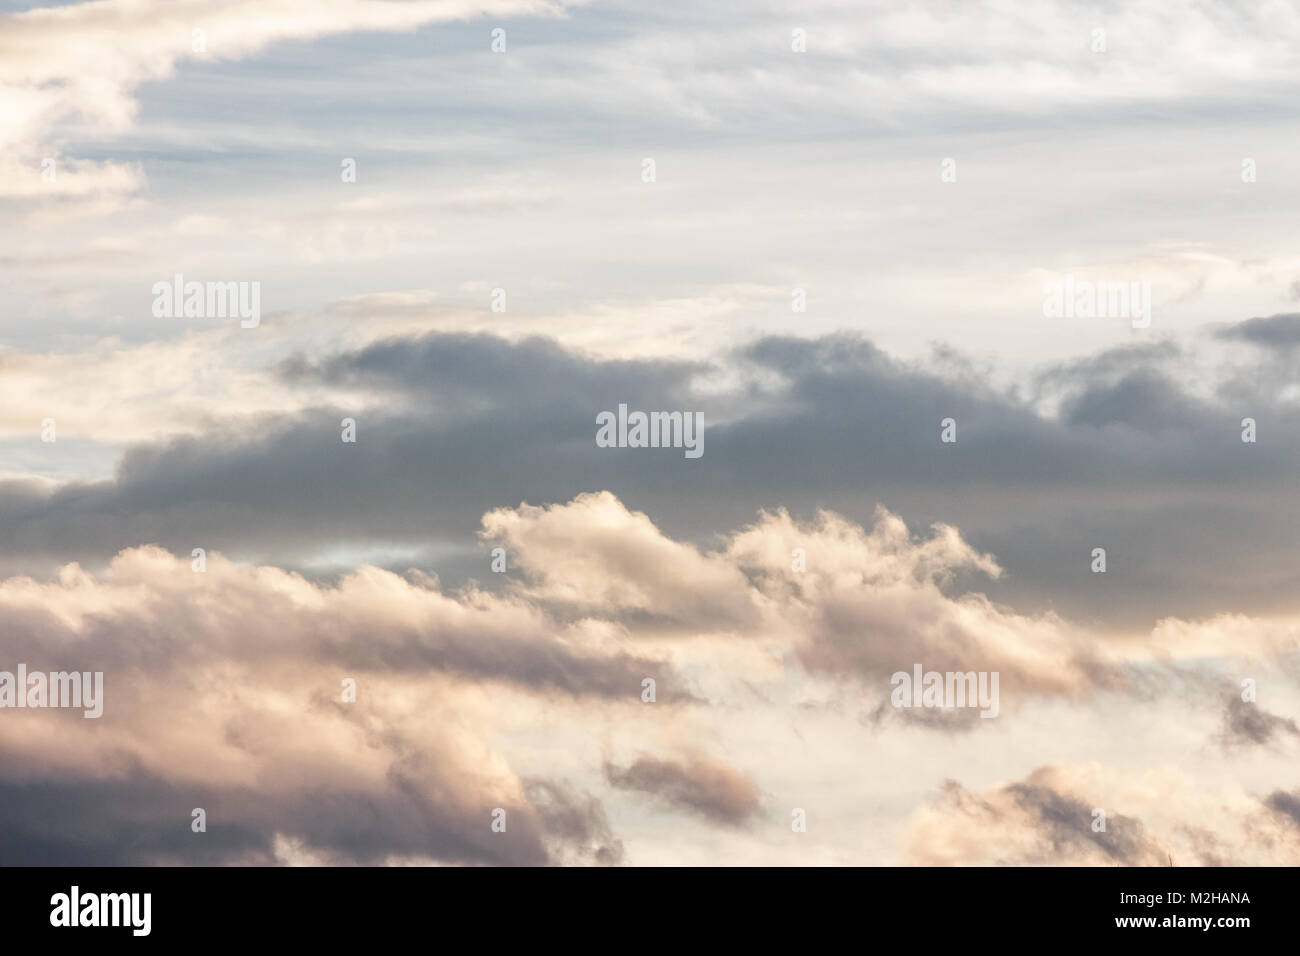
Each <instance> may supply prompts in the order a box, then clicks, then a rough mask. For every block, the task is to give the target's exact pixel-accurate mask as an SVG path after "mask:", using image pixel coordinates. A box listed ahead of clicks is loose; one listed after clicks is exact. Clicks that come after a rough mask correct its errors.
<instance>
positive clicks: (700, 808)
mask: <svg viewBox="0 0 1300 956" xmlns="http://www.w3.org/2000/svg"><path fill="white" fill-rule="evenodd" d="M605 777H606V779H607V780H608V781H609V782H610V784H611V785H612V786H614V787H618V788H619V789H621V790H639V791H641V792H643V793H648V794H652V795H654V796H655V797H656V798H658V799H659V800H661V801H663V802H664V803H666V804H668V805H669V806H673V807H678V808H681V809H683V810H688V811H690V812H692V813H697V814H700V815H701V816H704V817H707V818H708V819H710V820H714V821H716V822H718V823H726V824H731V825H733V826H734V825H740V824H742V823H745V822H746V821H748V820H750V819H752V818H753V817H755V816H757V815H758V814H759V812H760V800H759V792H758V785H757V784H755V783H754V781H753V779H752V778H751V777H750V776H749V775H748V774H745V773H742V772H740V771H738V770H735V769H734V768H732V767H729V766H727V765H726V764H724V763H720V762H718V761H715V760H708V759H705V758H702V757H695V758H690V759H687V760H680V761H679V760H667V759H659V758H654V757H640V758H638V759H637V760H635V761H633V762H632V763H631V764H630V765H628V766H626V767H618V766H616V765H614V764H612V763H606V765H605Z"/></svg>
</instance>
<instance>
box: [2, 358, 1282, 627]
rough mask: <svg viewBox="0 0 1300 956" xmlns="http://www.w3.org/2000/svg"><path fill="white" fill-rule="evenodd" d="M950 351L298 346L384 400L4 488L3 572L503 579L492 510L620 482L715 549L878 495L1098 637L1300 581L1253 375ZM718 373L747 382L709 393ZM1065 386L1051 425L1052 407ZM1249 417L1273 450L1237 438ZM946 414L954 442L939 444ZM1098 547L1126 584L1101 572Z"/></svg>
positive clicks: (1276, 450) (314, 366) (328, 376)
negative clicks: (781, 522) (696, 444)
mask: <svg viewBox="0 0 1300 956" xmlns="http://www.w3.org/2000/svg"><path fill="white" fill-rule="evenodd" d="M954 358H959V357H954V356H952V355H948V356H947V357H946V358H945V357H944V356H943V355H939V356H938V357H937V358H936V364H934V365H926V364H924V363H917V362H910V363H908V362H901V361H898V360H896V359H893V358H891V357H890V356H888V355H886V354H885V353H883V352H881V351H880V350H879V349H878V348H876V347H875V346H874V345H872V344H871V343H870V342H869V341H868V340H866V339H864V338H862V337H861V336H858V335H853V334H847V333H845V334H839V335H832V336H827V337H823V338H820V339H813V340H805V339H796V338H787V337H769V338H765V339H762V340H759V341H757V342H755V343H753V344H751V345H749V346H746V347H744V348H741V349H738V350H737V351H736V352H734V353H733V354H731V355H729V356H719V357H717V358H716V359H715V362H714V364H713V365H711V366H705V365H702V364H692V363H681V362H666V361H648V360H647V361H636V362H611V361H603V360H598V359H594V358H590V357H586V356H583V355H581V354H580V353H577V352H574V351H570V350H566V349H564V348H561V347H560V346H558V345H556V344H555V343H553V342H549V341H546V340H542V339H530V340H526V341H523V342H520V343H510V342H507V341H505V340H503V339H499V338H496V337H492V336H484V335H461V334H450V335H449V334H429V335H424V336H420V337H416V338H411V339H400V340H392V341H387V342H381V343H378V344H376V345H373V346H370V347H368V348H365V349H362V350H359V351H356V352H350V353H344V354H340V355H335V356H332V357H328V358H325V359H322V360H318V361H308V360H306V359H301V358H300V359H294V360H291V361H289V362H286V363H284V364H282V365H281V366H279V367H278V368H277V369H276V372H275V374H277V375H278V376H280V377H281V378H282V379H283V380H284V381H286V382H289V383H294V382H302V383H307V382H311V383H313V384H337V385H356V386H365V387H367V388H370V389H376V390H379V391H381V392H386V393H387V394H388V395H389V396H390V401H389V402H388V403H387V405H386V407H385V408H383V409H381V410H378V411H372V412H366V413H360V412H358V411H357V410H356V409H349V408H345V407H333V408H320V409H315V410H312V411H310V412H306V413H303V414H299V415H268V416H267V417H265V418H263V419H261V420H257V421H254V422H251V423H245V424H244V425H243V426H241V427H234V426H229V427H226V428H224V429H222V430H219V431H213V432H211V433H209V434H205V435H203V436H201V437H191V438H184V439H178V440H175V441H170V442H165V443H160V444H156V445H146V446H137V447H133V448H131V449H129V450H128V451H127V453H126V454H125V456H124V457H123V459H122V462H121V464H120V467H119V469H118V472H117V474H116V475H115V476H114V478H113V479H112V480H109V481H101V482H74V483H70V484H66V485H63V486H61V487H59V488H58V489H56V490H54V491H52V492H51V491H50V490H49V489H47V488H46V487H44V486H41V485H39V484H37V483H34V482H25V481H20V480H11V481H6V482H3V483H0V540H3V542H4V544H5V549H4V552H3V555H0V565H3V567H2V568H0V570H3V571H4V572H5V573H14V572H16V571H30V570H34V569H39V568H45V569H48V567H49V566H50V565H51V564H52V563H54V562H61V561H67V560H81V561H85V562H89V563H92V564H93V563H95V562H97V561H103V560H105V559H106V558H107V557H109V556H111V555H112V554H113V553H115V552H116V551H118V550H120V549H122V548H125V547H130V546H133V545H138V544H141V543H145V542H156V543H159V544H161V545H162V546H163V547H166V548H168V549H169V550H172V551H173V552H177V553H183V554H187V553H188V552H189V550H190V549H191V548H192V547H199V546H201V547H206V548H208V549H210V550H219V551H223V552H226V553H228V554H231V555H232V556H235V557H238V558H241V559H252V560H264V561H273V562H276V563H282V564H285V565H287V566H291V567H292V566H300V562H303V561H306V560H307V559H308V558H309V556H311V555H312V554H316V553H319V552H323V551H331V550H337V551H339V552H341V553H348V551H349V549H360V548H367V549H368V548H372V547H374V546H376V545H377V544H384V545H391V546H393V547H394V548H403V549H409V550H416V551H421V554H422V556H421V557H420V558H419V559H416V560H413V561H406V560H405V559H399V558H394V559H391V564H392V565H393V566H394V567H404V566H405V564H406V563H414V564H417V565H419V566H421V567H423V568H425V569H431V570H437V571H438V572H439V573H440V574H441V575H443V576H444V577H445V578H447V579H448V580H452V581H455V580H460V579H463V578H464V577H466V576H471V575H472V576H475V577H479V578H480V579H482V578H489V579H490V578H494V577H495V576H493V575H487V574H486V573H485V572H486V569H487V556H486V553H484V552H483V551H481V550H477V549H476V543H475V538H474V533H475V531H476V530H477V528H478V522H479V518H480V517H481V515H482V514H483V513H484V512H486V511H488V510H491V509H493V508H497V507H503V506H515V505H518V504H519V503H520V502H523V501H527V502H529V503H530V504H541V503H548V502H560V501H568V500H570V499H572V498H573V497H574V496H576V495H577V494H579V493H582V492H585V491H595V490H610V491H612V492H614V493H615V494H616V495H618V496H619V498H620V499H621V500H623V501H624V502H625V503H626V504H627V505H628V506H629V507H632V508H635V509H638V510H643V511H646V512H647V513H648V514H649V515H650V516H651V518H652V519H654V520H655V521H656V522H657V523H658V524H659V525H660V526H661V527H662V528H663V529H664V530H665V531H666V532H668V533H669V534H672V535H674V536H679V537H683V536H684V537H689V538H692V539H693V540H697V541H701V542H707V541H708V540H710V538H711V536H712V535H714V534H716V533H718V532H721V531H725V530H729V529H731V528H734V527H737V526H739V525H741V524H744V523H746V522H748V521H750V520H752V518H753V516H754V514H755V512H756V510H757V509H759V508H763V507H768V508H770V507H775V506H786V507H788V508H789V509H790V510H791V511H792V512H794V513H796V514H800V513H802V514H807V513H809V512H811V511H812V510H814V509H816V508H819V507H827V508H831V509H832V510H836V511H839V512H841V513H843V514H845V515H846V516H847V517H849V518H851V519H854V520H857V521H860V522H868V521H869V520H870V518H871V514H872V511H873V509H874V507H875V505H876V504H877V503H883V504H885V505H886V506H887V507H889V508H891V509H892V510H894V511H896V512H898V513H900V514H901V515H902V516H903V517H904V518H905V519H906V520H908V522H909V523H910V524H912V525H914V526H917V525H921V526H923V525H925V524H928V523H930V522H933V521H944V522H948V523H951V524H955V525H957V526H958V527H960V528H961V529H962V531H963V533H964V534H965V535H966V536H967V538H968V540H970V541H971V542H972V543H973V544H974V545H975V546H977V547H979V548H980V549H981V550H985V551H990V552H992V553H994V554H995V555H996V556H997V557H998V559H999V560H1000V562H1001V563H1002V564H1003V565H1004V566H1005V567H1006V569H1007V571H1008V572H1009V573H1008V574H1007V575H1006V576H1005V577H1004V578H1003V579H1002V580H1001V581H1000V582H997V583H995V584H993V585H989V586H988V590H989V592H990V594H991V595H992V596H994V597H995V598H998V599H1001V600H1007V601H1012V602H1015V603H1016V604H1017V605H1018V606H1022V607H1023V608H1024V609H1026V610H1047V609H1055V610H1058V611H1061V612H1063V613H1066V614H1069V615H1071V616H1074V617H1079V618H1083V619H1086V620H1089V621H1097V622H1100V623H1104V624H1105V623H1108V624H1124V625H1135V624H1136V625H1143V624H1149V623H1151V622H1152V621H1153V620H1154V619H1156V618H1157V617H1160V616H1164V615H1167V614H1179V615H1188V616H1191V615H1197V614H1203V613H1210V612H1213V611H1222V610H1233V611H1240V612H1243V613H1264V612H1270V611H1276V610H1280V609H1283V608H1287V607H1289V606H1290V604H1291V602H1292V601H1293V595H1294V594H1296V593H1300V589H1298V588H1297V585H1300V568H1295V566H1294V562H1291V561H1290V560H1289V557H1290V555H1292V554H1293V549H1294V535H1293V533H1292V532H1291V530H1289V529H1293V528H1295V527H1300V504H1298V503H1297V501H1296V498H1295V496H1294V494H1292V493H1291V488H1290V482H1291V480H1292V477H1291V476H1293V475H1294V474H1295V472H1296V469H1297V467H1300V441H1297V440H1296V439H1297V438H1300V412H1298V411H1297V409H1296V408H1295V407H1294V406H1292V405H1286V404H1284V403H1282V402H1281V401H1279V400H1278V398H1277V395H1276V394H1273V393H1270V392H1267V391H1265V390H1263V385H1262V384H1260V383H1257V384H1256V385H1255V386H1252V385H1251V383H1250V382H1249V381H1248V380H1247V378H1246V377H1244V376H1238V377H1237V378H1236V379H1234V383H1235V384H1234V386H1233V387H1234V389H1235V391H1233V392H1232V393H1231V394H1229V393H1227V392H1225V393H1224V394H1223V395H1221V396H1220V398H1219V399H1218V400H1217V401H1216V402H1215V403H1209V402H1207V400H1204V399H1198V398H1193V397H1191V396H1190V395H1188V394H1185V393H1184V391H1183V390H1182V389H1181V387H1180V386H1179V385H1178V384H1177V382H1176V379H1175V378H1174V377H1173V375H1172V374H1171V372H1170V364H1171V363H1173V364H1174V366H1175V367H1176V363H1177V362H1178V360H1179V356H1178V353H1177V350H1176V349H1174V348H1173V347H1172V346H1168V345H1165V344H1159V343H1157V344H1155V345H1152V346H1142V347H1137V348H1130V349H1124V350H1111V351H1110V352H1106V353H1101V354H1100V355H1098V356H1094V357H1092V358H1089V359H1085V360H1082V361H1080V362H1078V363H1073V364H1069V363H1066V364H1062V365H1058V366H1055V367H1054V368H1053V369H1051V370H1050V372H1051V374H1050V376H1047V377H1044V378H1040V379H1039V380H1038V382H1037V383H1036V385H1035V395H1033V396H1031V397H1026V396H1024V395H1021V394H1019V393H1018V392H1016V391H1015V390H999V389H995V388H993V387H992V386H990V385H988V384H987V383H986V382H985V381H982V380H981V378H980V375H979V373H978V370H976V369H974V368H973V367H971V366H969V364H965V365H964V364H963V363H962V362H960V361H955V360H954ZM724 367H725V368H726V369H727V370H728V371H729V372H730V373H731V374H732V375H733V376H736V377H738V379H739V380H740V381H742V382H744V383H745V384H743V385H742V386H741V387H739V388H737V389H734V390H731V391H729V392H726V393H725V394H716V393H714V392H712V391H710V392H705V391H703V390H701V389H700V388H698V385H697V383H698V380H697V376H699V375H700V374H701V373H706V372H708V371H709V370H711V369H721V368H724ZM1270 381H1271V380H1270ZM1274 384H1276V383H1274ZM1252 389H1253V390H1252ZM1049 393H1050V396H1051V398H1052V400H1053V402H1054V403H1055V406H1056V407H1057V408H1059V413H1057V414H1050V413H1047V412H1044V411H1042V410H1041V408H1040V405H1039V403H1038V399H1040V398H1042V397H1043V396H1044V395H1047V394H1049ZM620 402H625V403H627V404H628V405H629V406H630V407H631V408H633V409H636V408H641V409H647V410H660V409H662V410H673V409H681V410H699V411H702V412H703V413H704V416H705V423H706V427H705V442H704V445H705V452H704V456H703V458H700V459H698V460H686V459H684V458H683V456H682V455H681V453H680V452H678V451H675V450H669V449H654V450H651V449H614V450H611V449H599V448H597V447H596V446H595V443H594V436H595V430H596V427H595V416H596V414H597V413H598V412H600V411H602V410H606V409H609V410H613V409H614V408H616V407H617V405H618V404H619V403H620ZM1246 415H1250V416H1252V417H1256V418H1257V419H1258V421H1259V429H1260V436H1261V437H1260V440H1259V442H1258V443H1256V444H1253V445H1248V444H1244V443H1242V442H1241V440H1240V431H1241V428H1240V421H1241V418H1243V417H1245V416H1246ZM343 417H355V418H357V420H358V442H357V444H355V445H350V444H345V443H342V442H341V441H340V440H339V422H340V419H341V418H343ZM948 417H952V418H954V419H955V420H956V422H957V436H958V441H957V443H956V444H943V443H941V442H940V441H939V430H940V421H941V420H942V419H944V418H948ZM1094 547H1105V548H1106V549H1107V552H1108V565H1109V567H1108V572H1107V574H1105V575H1094V574H1091V573H1089V561H1090V553H1091V550H1092V548H1094ZM492 583H496V582H489V586H491V585H492ZM960 583H961V582H958V584H960ZM982 586H983V585H982Z"/></svg>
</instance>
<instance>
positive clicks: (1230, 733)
mask: <svg viewBox="0 0 1300 956" xmlns="http://www.w3.org/2000/svg"><path fill="white" fill-rule="evenodd" d="M1287 736H1290V737H1300V726H1298V725H1297V724H1296V722H1295V721H1294V720H1292V719H1291V718H1289V717H1279V716H1278V715H1277V714H1270V713H1269V712H1268V711H1267V710H1265V709H1264V708H1262V707H1260V706H1259V705H1258V704H1256V703H1247V702H1245V701H1243V700H1242V699H1241V697H1240V696H1238V695H1235V694H1234V695H1232V696H1230V697H1229V698H1228V699H1227V701H1226V703H1225V704H1224V708H1223V732H1222V740H1223V743H1224V746H1234V745H1236V746H1240V745H1246V746H1249V745H1253V744H1267V743H1271V742H1273V741H1274V740H1276V739H1277V738H1278V737H1287Z"/></svg>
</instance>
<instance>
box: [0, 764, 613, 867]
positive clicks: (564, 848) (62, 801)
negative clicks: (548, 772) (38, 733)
mask: <svg viewBox="0 0 1300 956" xmlns="http://www.w3.org/2000/svg"><path fill="white" fill-rule="evenodd" d="M13 758H14V755H4V759H5V760H6V764H7V766H8V767H9V768H10V771H9V772H7V773H5V774H4V775H3V776H0V865H4V866H148V865H159V864H162V865H175V866H219V865H231V864H240V865H249V864H252V865H263V866H265V865H270V864H273V863H274V862H275V838H276V837H277V836H279V837H282V838H285V839H287V840H289V841H290V842H291V843H292V844H293V845H295V846H297V847H298V848H299V849H300V850H301V851H304V852H306V853H308V854H311V855H314V856H315V857H317V858H321V859H324V860H328V861H329V862H331V863H346V864H376V863H382V862H383V861H384V860H385V859H386V858H389V857H394V856H398V857H412V856H417V857H419V856H424V857H429V858H432V859H436V860H439V861H442V862H447V863H479V864H505V865H541V864H547V863H551V862H557V861H558V860H559V859H561V858H564V859H568V858H570V857H571V856H572V855H573V854H575V853H580V852H584V851H585V850H586V844H587V843H588V842H589V841H590V840H591V839H592V838H593V836H594V837H599V838H600V839H601V840H602V841H603V844H602V846H601V847H599V848H597V854H598V855H599V853H600V852H601V851H604V852H605V855H606V859H607V860H608V861H609V862H615V861H616V860H617V858H618V855H619V854H620V853H621V846H620V845H619V844H618V843H617V841H613V840H611V838H610V837H609V835H608V832H607V830H608V828H607V826H606V827H605V828H604V831H601V832H597V831H598V830H599V827H598V826H595V824H598V822H599V821H600V820H601V819H603V813H602V811H601V810H600V807H599V804H598V803H596V804H590V803H589V804H585V805H582V806H577V805H571V803H568V802H566V800H567V799H568V798H567V797H566V794H565V792H564V791H563V790H555V791H554V793H553V794H552V795H551V796H550V797H548V798H547V799H546V800H543V801H542V807H541V808H540V809H539V808H537V807H534V806H533V805H532V804H531V803H522V804H519V805H514V804H511V803H509V802H507V803H506V805H505V806H504V807H502V809H505V810H506V813H507V820H508V826H507V829H506V832H505V833H493V832H492V831H491V829H490V826H489V823H490V819H491V816H490V813H491V810H492V808H493V807H492V805H491V804H489V803H486V802H485V803H484V804H483V805H482V806H473V805H470V806H466V805H464V804H463V803H459V802H457V801H451V800H437V799H434V798H433V796H432V795H431V794H430V793H429V791H428V788H427V787H422V786H418V785H416V784H415V783H414V782H413V781H411V780H409V779H406V778H405V777H404V776H403V774H402V772H401V770H400V769H399V770H397V771H395V772H394V774H393V776H392V779H391V781H390V784H389V786H388V787H387V788H386V789H385V790H384V791H383V792H382V793H376V792H375V791H374V790H373V789H372V788H363V787H360V786H358V787H351V786H349V784H348V783H347V782H346V775H340V780H339V781H338V782H337V783H336V784H335V785H332V786H329V787H321V786H317V787H313V788H307V787H294V788H279V787H259V788H248V787H236V786H230V787H223V788H209V787H203V786H186V785H184V784H182V783H179V782H177V781H174V780H168V779H165V778H163V777H160V776H158V775H156V774H152V773H149V772H147V771H146V770H144V769H143V768H140V767H134V768H131V767H127V768H124V769H126V770H128V771H129V772H127V773H123V774H121V775H120V776H116V777H114V778H112V779H104V778H95V777H89V776H60V777H55V776H51V775H49V774H46V775H42V776H40V777H32V776H29V775H26V774H22V773H19V772H17V771H18V770H19V769H20V768H19V767H18V766H16V764H15V762H14V759H13ZM445 786H446V787H447V788H448V789H446V790H444V793H447V794H450V793H452V792H455V791H461V792H463V791H464V789H465V788H464V787H463V786H462V785H461V784H459V783H457V782H456V781H454V780H447V781H445ZM195 807H202V808H203V809H204V810H205V811H206V813H207V832H206V833H194V832H192V830H191V822H192V819H193V818H192V817H191V811H192V810H193V809H194V808H195ZM566 812H567V813H569V814H570V817H568V818H566V817H565V816H564V814H565V813H566ZM575 814H581V816H582V818H583V819H584V820H585V821H588V822H586V823H585V824H584V825H583V826H578V825H576V821H577V817H576V816H575ZM584 827H585V829H584Z"/></svg>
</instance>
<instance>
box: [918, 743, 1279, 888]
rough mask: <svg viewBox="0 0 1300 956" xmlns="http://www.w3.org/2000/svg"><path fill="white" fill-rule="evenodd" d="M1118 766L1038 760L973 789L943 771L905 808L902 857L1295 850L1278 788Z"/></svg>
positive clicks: (1021, 860)
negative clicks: (1262, 789) (943, 779)
mask: <svg viewBox="0 0 1300 956" xmlns="http://www.w3.org/2000/svg"><path fill="white" fill-rule="evenodd" d="M1120 776H1122V775H1118V774H1116V773H1114V772H1113V771H1108V770H1106V769H1104V768H1102V767H1099V766H1096V765H1093V766H1090V767H1062V766H1043V767H1039V768H1038V769H1036V770H1034V771H1033V772H1032V773H1031V774H1029V776H1027V777H1026V778H1025V779H1023V780H1020V781H1016V782H1013V783H1008V784H1002V785H998V786H994V787H990V788H988V789H985V790H981V791H978V792H973V791H971V790H968V789H967V788H965V787H963V786H962V785H961V784H959V783H957V782H956V781H948V782H947V783H946V784H945V785H944V787H943V790H942V792H941V793H940V795H939V796H938V797H937V798H936V799H934V800H932V801H931V802H930V803H928V804H927V805H925V806H923V807H921V808H918V809H917V810H916V811H915V812H914V813H913V814H912V815H911V820H910V824H909V830H908V837H907V841H908V842H907V851H906V852H907V859H908V861H909V862H910V863H912V864H914V865H922V866H952V865H994V866H1116V865H1118V866H1168V865H1169V864H1170V861H1171V860H1172V861H1173V862H1174V864H1176V865H1178V866H1205V865H1222V864H1228V865H1239V866H1241V865H1252V864H1254V865H1259V864H1260V863H1262V862H1263V863H1267V862H1271V863H1273V864H1274V865H1277V864H1279V863H1281V862H1282V861H1285V860H1291V861H1295V860H1298V859H1300V840H1296V839H1295V838H1294V834H1292V833H1288V832H1287V828H1286V824H1285V823H1279V821H1278V820H1277V819H1276V817H1277V815H1279V814H1280V815H1281V816H1283V817H1285V816H1286V814H1287V808H1288V806H1289V804H1287V802H1286V799H1285V796H1286V795H1285V794H1283V795H1282V796H1281V797H1279V796H1278V795H1277V794H1274V795H1273V796H1272V797H1270V798H1269V800H1268V801H1267V802H1262V801H1260V800H1259V799H1257V798H1253V797H1251V796H1250V795H1248V794H1245V793H1241V792H1234V791H1231V790H1227V789H1218V790H1215V791H1214V792H1211V793H1198V794H1190V793H1187V792H1186V787H1187V781H1186V780H1185V779H1180V778H1179V777H1178V775H1177V774H1176V773H1171V772H1169V771H1165V770H1160V771H1147V772H1145V773H1141V774H1136V775H1130V780H1129V782H1128V783H1127V784H1125V783H1124V782H1123V781H1122V780H1120V779H1118V778H1119V777H1120ZM1133 777H1136V778H1137V779H1132V778H1133ZM1180 788H1182V789H1180ZM1270 808H1271V809H1272V810H1274V811H1276V813H1273V812H1270ZM1096 810H1103V811H1105V829H1104V830H1101V829H1094V825H1095V823H1094V821H1098V820H1100V817H1098V816H1096V815H1095V813H1094V811H1096Z"/></svg>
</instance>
